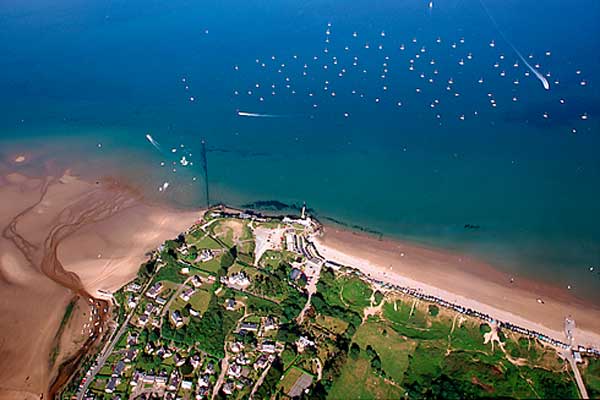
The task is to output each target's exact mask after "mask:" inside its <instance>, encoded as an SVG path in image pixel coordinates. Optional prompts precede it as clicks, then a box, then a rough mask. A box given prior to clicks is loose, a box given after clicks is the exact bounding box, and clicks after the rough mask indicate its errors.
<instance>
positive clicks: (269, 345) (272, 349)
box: [260, 342, 275, 353]
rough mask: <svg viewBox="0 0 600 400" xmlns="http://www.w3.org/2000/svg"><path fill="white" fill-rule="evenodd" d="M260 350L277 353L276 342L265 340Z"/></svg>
mask: <svg viewBox="0 0 600 400" xmlns="http://www.w3.org/2000/svg"><path fill="white" fill-rule="evenodd" d="M260 351H262V352H264V353H275V343H269V342H263V343H262V344H261V346H260Z"/></svg>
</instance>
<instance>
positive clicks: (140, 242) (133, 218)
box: [0, 157, 200, 399]
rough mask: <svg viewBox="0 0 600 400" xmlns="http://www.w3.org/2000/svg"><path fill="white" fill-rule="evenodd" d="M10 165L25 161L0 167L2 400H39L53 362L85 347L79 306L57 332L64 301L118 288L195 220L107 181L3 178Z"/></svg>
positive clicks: (49, 380) (12, 175)
mask: <svg viewBox="0 0 600 400" xmlns="http://www.w3.org/2000/svg"><path fill="white" fill-rule="evenodd" d="M17 159H18V160H20V161H18V163H23V164H27V157H24V159H20V158H17V157H12V158H11V159H10V161H6V160H4V161H0V199H2V200H1V203H0V229H1V230H2V236H1V237H0V315H2V318H1V319H0V321H1V322H0V359H1V360H2V362H1V363H0V398H3V399H4V398H14V399H28V398H40V396H41V395H43V396H44V397H47V396H48V389H49V387H50V385H51V384H52V382H53V380H54V379H55V378H56V376H57V372H58V369H59V366H60V365H61V363H62V362H64V361H66V360H68V359H69V358H70V357H72V356H73V355H74V354H75V353H77V352H78V351H79V349H80V348H81V346H82V345H83V343H84V342H85V341H86V340H87V338H85V337H83V335H82V334H81V329H82V326H81V325H82V324H83V323H84V321H85V320H86V318H84V316H85V314H86V312H87V313H89V307H88V306H87V304H86V303H87V301H85V302H82V301H78V302H77V306H76V307H75V309H74V312H73V315H72V317H71V318H70V319H69V321H67V323H66V324H65V326H64V327H63V329H62V331H60V326H61V321H62V319H63V316H64V313H65V309H66V307H67V305H68V304H69V302H70V301H71V300H72V299H74V298H77V297H78V296H79V298H80V299H82V298H83V299H87V296H88V293H89V294H91V295H92V296H93V295H95V294H96V290H97V289H105V290H114V289H116V288H118V287H120V286H122V285H123V284H125V283H126V282H127V281H129V280H130V279H131V278H132V277H133V276H135V274H136V273H137V270H138V268H139V266H140V264H141V263H142V262H143V261H144V260H145V258H146V253H147V252H148V251H150V250H152V249H154V248H156V247H157V246H158V245H160V244H161V243H162V242H163V241H164V240H166V239H170V238H173V237H175V236H177V234H178V233H179V232H181V231H183V230H185V229H186V228H188V227H189V226H190V225H192V223H193V222H194V221H195V220H196V219H197V217H198V216H199V215H200V214H199V212H194V213H191V212H180V211H175V210H167V209H164V208H162V207H159V206H155V205H149V204H145V203H144V202H143V199H142V197H141V196H140V194H139V193H137V192H136V191H135V190H133V189H132V188H129V187H125V186H123V185H121V184H119V183H118V182H115V181H113V180H111V179H102V180H100V181H98V182H86V181H83V180H81V179H78V178H77V177H75V176H73V175H71V174H70V173H69V172H68V171H67V172H66V173H64V174H59V173H57V171H52V168H48V170H49V173H48V174H47V175H39V176H40V177H28V176H26V175H24V174H22V173H13V172H12V170H14V168H13V167H15V163H17ZM50 172H51V173H50ZM99 255H100V257H98V256H99ZM59 331H60V332H61V335H60V337H57V333H58V332H59ZM57 345H58V347H57ZM57 348H58V354H56V353H57V351H56V350H57ZM53 353H54V354H53Z"/></svg>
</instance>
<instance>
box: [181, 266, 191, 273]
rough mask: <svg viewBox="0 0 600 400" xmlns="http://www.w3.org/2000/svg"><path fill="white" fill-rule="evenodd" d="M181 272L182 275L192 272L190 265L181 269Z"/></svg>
mask: <svg viewBox="0 0 600 400" xmlns="http://www.w3.org/2000/svg"><path fill="white" fill-rule="evenodd" d="M179 273H180V274H182V275H187V274H189V273H190V269H189V268H188V267H183V268H181V269H180V270H179Z"/></svg>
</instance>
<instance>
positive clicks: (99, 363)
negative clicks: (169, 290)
mask: <svg viewBox="0 0 600 400" xmlns="http://www.w3.org/2000/svg"><path fill="white" fill-rule="evenodd" d="M159 269H160V268H157V269H156V271H155V272H154V275H152V276H151V277H150V278H149V279H148V282H147V283H146V285H145V286H144V287H143V288H142V290H140V299H141V298H142V296H143V295H144V294H145V293H146V291H147V290H148V287H149V286H150V284H151V283H152V279H153V278H154V276H155V275H156V273H158V271H159ZM121 307H123V305H121ZM138 307H139V305H138ZM136 309H137V307H135V308H134V309H133V310H131V312H130V313H129V315H128V316H127V318H125V321H123V325H121V327H120V328H119V330H118V331H117V332H116V334H115V335H114V336H113V339H112V340H111V341H110V342H109V344H108V346H105V348H104V350H103V351H102V354H101V355H100V357H99V358H98V360H97V364H96V368H93V369H92V370H91V371H92V373H91V374H90V375H89V376H87V379H86V381H85V383H84V384H83V386H82V388H81V390H79V392H77V400H82V399H83V396H85V393H86V392H87V390H88V387H89V386H90V384H91V383H92V381H93V380H94V378H95V377H96V375H97V374H98V372H99V371H100V369H102V366H104V363H105V362H106V359H107V358H108V356H110V354H111V353H112V351H113V349H114V348H115V346H116V345H117V343H118V342H119V339H121V336H123V333H125V331H126V330H127V326H128V325H129V321H130V320H131V317H133V315H134V314H135V310H136Z"/></svg>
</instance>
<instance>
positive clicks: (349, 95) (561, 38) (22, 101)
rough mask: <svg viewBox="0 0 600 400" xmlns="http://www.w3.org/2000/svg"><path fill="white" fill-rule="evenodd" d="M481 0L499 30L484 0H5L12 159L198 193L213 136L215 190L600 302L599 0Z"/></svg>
mask: <svg viewBox="0 0 600 400" xmlns="http://www.w3.org/2000/svg"><path fill="white" fill-rule="evenodd" d="M485 5H486V7H487V9H488V10H489V14H490V15H491V16H492V18H494V20H495V21H496V23H497V26H498V28H500V30H501V31H502V33H500V32H499V30H498V28H497V27H496V26H495V25H494V23H493V22H492V21H491V19H490V17H489V16H488V15H487V14H486V13H485V10H484V8H482V6H481V3H480V2H479V1H477V0H476V1H472V0H456V1H454V0H449V1H444V2H442V1H434V2H433V7H432V8H429V7H428V2H426V1H420V0H419V1H416V0H407V1H387V0H386V1H366V0H365V1H361V0H357V1H353V2H342V1H310V2H305V1H303V2H300V1H280V2H273V1H244V2H242V1H230V2H223V1H205V2H197V1H182V0H175V1H170V2H160V1H145V2H141V1H126V2H124V1H123V2H122V1H118V2H108V1H86V2H81V1H72V0H69V1H62V0H59V1H54V2H50V1H40V0H29V1H24V2H0V54H1V56H0V71H1V72H0V151H3V152H5V153H7V152H11V151H13V150H14V149H16V150H20V149H23V148H37V147H39V146H44V147H45V148H48V149H52V151H51V156H53V157H57V158H60V159H62V160H64V162H65V164H69V163H72V164H77V165H80V166H81V167H82V168H85V169H86V170H87V171H93V173H96V174H98V175H103V174H113V175H114V174H116V175H123V176H125V177H127V178H128V179H130V180H131V181H133V182H134V183H136V184H137V185H139V186H141V187H143V188H144V189H145V190H146V191H147V192H148V193H149V195H150V196H153V197H155V198H158V199H166V200H168V201H169V202H172V203H173V204H177V205H180V206H198V205H204V203H205V198H204V186H203V185H204V174H203V170H202V167H201V160H200V149H201V145H200V142H201V140H206V142H207V144H208V153H207V155H208V162H209V183H210V191H211V201H212V202H217V201H223V202H228V203H232V204H235V205H240V204H245V203H250V202H254V201H258V200H279V201H282V202H284V203H299V202H302V201H306V202H307V203H308V205H309V206H310V207H311V208H313V209H315V210H316V212H317V213H318V215H319V216H320V217H331V218H334V219H336V220H340V221H344V222H346V223H348V224H352V225H360V226H362V227H365V228H367V229H370V230H375V231H378V232H381V233H383V234H384V235H388V236H393V237H398V238H408V239H412V240H417V241H420V242H423V243H427V244H432V245H439V246H444V247H448V248H452V249H457V250H461V251H466V252H470V253H473V254H477V255H482V256H483V257H484V258H486V259H488V260H489V261H491V262H493V263H494V264H496V265H498V266H499V267H501V268H504V269H506V270H509V271H511V273H514V274H516V275H517V276H519V275H527V276H530V277H534V278H541V279H544V280H548V281H550V282H553V283H556V284H559V285H560V286H562V287H566V286H567V285H568V284H570V285H572V288H573V289H572V290H573V292H574V293H576V294H577V295H580V296H582V297H587V298H590V299H594V300H600V294H598V293H600V274H599V273H598V271H600V205H599V204H600V201H599V200H598V199H599V195H600V189H599V188H600V184H599V182H600V156H599V155H598V150H599V149H600V137H599V134H600V123H599V122H598V121H600V119H599V118H598V116H599V115H600V113H599V111H600V106H599V104H600V102H599V100H600V94H599V92H598V87H599V86H598V84H597V82H595V79H596V77H597V76H598V72H599V71H600V56H599V55H598V54H600V34H599V33H600V32H599V31H598V30H599V28H598V25H597V20H600V4H599V3H598V2H596V1H593V0H589V1H588V0H585V1H583V0H582V1H576V2H573V3H569V4H568V5H567V4H566V3H565V2H564V1H558V0H550V1H546V2H544V3H543V5H541V4H540V2H537V1H504V2H497V1H490V0H488V1H486V2H485ZM328 24H330V25H331V26H328ZM328 29H329V34H327V30H328ZM354 32H356V37H355V36H354V35H353V33H354ZM382 32H383V33H384V35H382ZM503 35H504V36H503ZM438 38H439V43H438ZM413 39H414V40H416V41H413ZM461 39H464V43H463V40H461ZM327 40H328V42H327ZM507 40H508V41H510V42H511V43H512V45H514V46H515V48H517V49H518V50H519V51H520V52H521V53H522V54H523V56H524V57H525V58H526V60H528V62H529V63H530V64H531V65H532V66H535V64H537V63H539V64H540V67H539V71H540V72H541V73H543V74H546V73H548V72H550V77H548V78H547V79H548V80H549V81H550V85H551V89H550V90H549V91H546V90H544V89H543V87H542V85H541V84H540V82H539V81H538V80H537V79H536V78H535V77H534V76H533V74H532V73H531V72H530V74H529V76H525V72H526V71H528V69H527V68H526V66H525V64H524V62H523V61H522V60H520V59H519V58H518V56H517V54H516V53H515V51H514V50H513V48H512V47H511V44H509V43H508V42H507ZM492 41H493V45H494V47H491V46H490V43H491V42H492ZM367 44H368V45H369V48H366V45H367ZM453 44H455V45H456V46H453ZM380 45H381V46H382V47H381V49H379V46H380ZM401 45H404V46H403V48H404V50H401ZM346 46H347V47H348V49H346ZM325 50H327V52H325ZM546 52H550V53H549V55H546ZM469 54H470V55H469ZM530 54H531V55H532V58H529V55H530ZM417 55H418V56H419V57H417ZM273 56H274V57H275V59H273ZM315 56H316V57H317V59H315V58H314V57H315ZM334 57H335V58H334ZM354 57H357V58H356V59H355V58H354ZM386 57H387V58H386ZM257 59H258V62H257V61H256V60H257ZM411 60H413V61H412V63H411ZM432 60H433V63H432V62H431V61H432ZM461 60H462V61H461ZM354 62H356V64H357V65H356V66H355V65H353V63H354ZM515 62H516V63H517V64H518V66H517V67H514V63H515ZM263 63H264V64H265V65H264V67H263V66H262V64H263ZM495 63H498V66H497V67H495V66H494V64H495ZM282 64H283V65H282ZM305 64H306V68H305V66H304V65H305ZM411 64H412V65H413V70H412V71H411V70H410V69H409V68H410V65H411ZM461 64H463V65H461ZM325 65H326V66H327V69H325V67H324V66H325ZM279 70H281V72H279ZM363 70H365V71H366V72H363ZM386 70H387V71H386ZM436 71H437V73H436ZM503 71H504V76H502V75H501V73H502V72H503ZM577 71H580V73H578V72H577ZM303 72H306V75H303ZM340 74H341V76H340ZM421 74H423V77H421ZM286 78H289V80H287V79H286ZM429 79H432V82H430V81H429ZM479 79H483V83H478V80H479ZM515 80H517V81H518V84H515V82H514V81H515ZM555 80H558V82H559V83H558V84H556V83H555ZM582 82H583V83H584V85H582ZM257 84H258V87H257V86H256V85H257ZM272 85H275V88H273V87H272ZM286 85H290V87H289V88H288V87H286ZM186 86H187V88H186ZM384 86H385V88H384ZM417 89H419V92H417ZM248 91H251V94H248ZM353 91H354V93H353ZM272 92H275V94H274V95H273V93H272ZM332 93H335V95H332ZM311 94H312V96H311ZM456 94H458V95H456ZM361 95H362V97H361ZM261 97H262V99H263V100H262V101H261ZM513 97H516V100H517V101H513ZM191 98H193V101H192V100H191ZM561 99H562V100H564V104H563V103H561V101H560V100H561ZM492 100H493V101H494V102H495V104H496V106H495V107H493V104H494V103H492ZM399 102H400V103H401V106H399V105H398V103H399ZM314 104H316V105H317V107H316V108H315V107H314ZM240 110H241V111H243V112H249V113H257V114H269V115H271V116H270V117H255V118H251V117H241V116H239V115H238V114H237V112H238V111H240ZM345 113H347V116H346V115H345ZM438 114H439V118H438V116H437V115H438ZM544 114H546V115H547V118H545V117H544ZM461 116H464V120H462V119H461ZM582 117H583V118H585V119H582ZM573 129H575V130H576V133H572V132H573ZM147 133H150V134H151V135H152V137H153V138H154V139H155V140H156V141H157V142H158V143H159V144H160V147H161V149H162V152H161V151H158V150H157V149H155V148H154V147H152V146H151V145H150V143H149V142H148V140H147V139H146V137H145V135H146V134H147ZM98 144H101V145H102V147H98ZM181 146H183V147H181ZM172 149H175V150H176V151H175V152H172ZM190 154H191V155H190ZM184 155H185V156H186V159H187V160H189V161H191V162H192V163H193V165H189V164H188V165H187V166H183V165H181V163H180V160H181V157H182V156H184ZM161 162H164V163H165V165H164V166H161ZM173 163H175V165H173ZM172 168H175V169H176V171H175V172H173V170H172ZM194 178H195V180H194ZM164 182H169V183H170V186H169V188H168V189H167V190H166V191H165V192H159V191H158V188H159V187H160V186H161V185H162V184H163V183H164ZM465 224H471V225H476V226H479V228H478V229H465ZM590 266H594V267H595V270H594V272H591V271H589V267H590Z"/></svg>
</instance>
